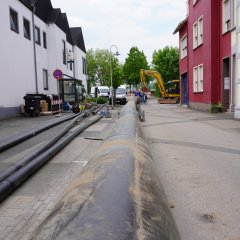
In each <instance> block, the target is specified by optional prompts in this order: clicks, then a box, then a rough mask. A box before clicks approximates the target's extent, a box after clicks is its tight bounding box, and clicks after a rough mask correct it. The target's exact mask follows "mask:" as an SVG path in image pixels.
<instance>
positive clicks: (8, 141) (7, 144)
mask: <svg viewBox="0 0 240 240" xmlns="http://www.w3.org/2000/svg"><path fill="white" fill-rule="evenodd" d="M79 114H80V113H79ZM79 114H77V115H79ZM75 117H76V114H71V115H70V116H67V117H66V116H64V117H59V118H57V119H53V120H49V121H47V122H45V123H43V124H40V125H39V126H36V127H34V128H31V129H30V130H27V131H24V132H20V133H17V134H14V135H11V136H8V137H5V138H2V139H0V153H1V152H3V151H4V150H7V149H9V148H11V147H13V146H15V145H17V144H19V143H21V142H23V141H25V140H27V139H29V138H31V137H34V136H36V135H37V134H39V133H41V132H43V131H46V130H48V129H49V128H51V127H54V126H57V125H59V124H61V123H63V122H66V121H69V120H71V119H73V118H75Z"/></svg>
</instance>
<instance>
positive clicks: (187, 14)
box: [186, 0, 189, 16]
mask: <svg viewBox="0 0 240 240" xmlns="http://www.w3.org/2000/svg"><path fill="white" fill-rule="evenodd" d="M186 16H189V0H186Z"/></svg>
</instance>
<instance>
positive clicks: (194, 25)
mask: <svg viewBox="0 0 240 240" xmlns="http://www.w3.org/2000/svg"><path fill="white" fill-rule="evenodd" d="M197 23H198V22H197V21H196V22H195V23H194V24H193V49H195V48H196V47H197V46H198V31H197V27H198V24H197Z"/></svg>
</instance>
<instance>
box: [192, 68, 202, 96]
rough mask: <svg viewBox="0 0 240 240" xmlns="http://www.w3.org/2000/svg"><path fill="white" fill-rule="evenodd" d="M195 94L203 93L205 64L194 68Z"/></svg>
mask: <svg viewBox="0 0 240 240" xmlns="http://www.w3.org/2000/svg"><path fill="white" fill-rule="evenodd" d="M193 92H194V93H202V92H203V64H200V65H198V66H195V67H194V68H193Z"/></svg>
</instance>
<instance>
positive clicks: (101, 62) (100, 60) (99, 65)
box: [87, 49, 123, 89]
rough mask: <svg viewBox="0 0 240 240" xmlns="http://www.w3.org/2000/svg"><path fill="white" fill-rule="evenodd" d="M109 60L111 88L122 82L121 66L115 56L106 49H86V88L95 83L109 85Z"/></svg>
mask: <svg viewBox="0 0 240 240" xmlns="http://www.w3.org/2000/svg"><path fill="white" fill-rule="evenodd" d="M110 60H111V62H112V74H113V75H112V79H113V88H115V89H116V88H117V87H118V86H120V85H121V84H122V82H123V74H122V66H121V65H120V64H119V61H118V59H117V58H116V56H115V55H114V54H112V53H110V51H109V50H106V49H96V50H95V51H94V50H93V49H90V50H88V51H87V63H88V89H90V87H91V86H94V85H96V84H100V85H102V86H109V87H110V86H111V79H110Z"/></svg>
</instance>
